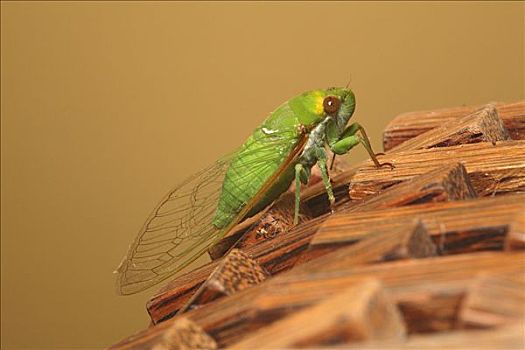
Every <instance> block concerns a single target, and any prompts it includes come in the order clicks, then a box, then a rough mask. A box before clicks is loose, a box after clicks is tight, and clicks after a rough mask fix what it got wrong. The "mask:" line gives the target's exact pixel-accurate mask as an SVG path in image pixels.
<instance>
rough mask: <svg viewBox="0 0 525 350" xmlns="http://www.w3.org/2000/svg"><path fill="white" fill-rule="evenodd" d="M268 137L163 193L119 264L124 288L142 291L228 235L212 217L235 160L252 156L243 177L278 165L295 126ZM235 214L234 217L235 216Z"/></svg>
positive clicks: (123, 291)
mask: <svg viewBox="0 0 525 350" xmlns="http://www.w3.org/2000/svg"><path fill="white" fill-rule="evenodd" d="M264 137H265V140H264V142H262V143H261V146H258V147H251V148H250V149H246V148H243V147H241V148H240V149H239V150H237V151H236V152H234V153H232V154H231V155H229V156H226V157H224V158H222V159H220V160H218V161H216V162H215V163H214V164H212V165H211V166H210V167H208V168H206V169H204V170H202V171H200V172H198V173H196V174H194V175H193V176H191V177H189V178H188V179H187V180H186V181H184V182H183V183H181V184H179V185H178V186H177V187H175V188H174V189H173V190H172V191H170V192H169V193H168V194H167V195H166V196H165V197H164V198H163V199H162V201H161V202H160V203H159V204H158V205H157V206H156V207H155V209H154V210H153V212H152V213H151V215H150V217H149V218H148V219H147V221H146V223H145V224H144V226H143V227H142V229H141V231H140V232H139V234H138V236H137V238H136V239H135V241H134V242H133V244H132V245H131V246H130V249H129V251H128V254H127V256H126V257H125V258H124V260H123V261H122V263H121V264H120V266H119V267H118V268H117V271H116V272H118V274H119V275H118V279H117V290H118V292H119V293H120V294H133V293H137V292H140V291H142V290H144V289H147V288H149V287H151V286H153V285H155V284H157V283H159V282H161V281H163V280H165V279H166V278H168V277H170V276H172V275H174V274H175V273H177V272H179V271H180V270H182V269H183V268H185V267H186V266H188V265H189V264H190V263H191V262H193V261H194V260H195V259H197V258H198V257H199V256H200V255H202V254H203V253H205V252H206V250H207V249H208V248H209V247H210V246H212V245H213V244H214V243H216V242H217V241H218V240H219V239H220V238H222V237H223V236H224V234H225V233H226V229H217V228H216V227H215V226H213V224H212V220H213V218H214V214H215V210H216V208H217V204H218V201H219V197H220V195H221V189H222V183H223V180H224V175H225V173H226V171H227V170H228V167H229V166H231V165H232V164H233V163H232V160H233V159H234V158H235V157H238V156H242V157H243V159H248V160H247V161H244V162H243V163H242V169H239V172H242V174H243V176H242V177H241V178H240V179H239V180H238V181H240V182H243V181H250V179H252V178H253V177H251V175H253V173H254V172H264V171H265V170H267V167H269V166H272V165H273V166H275V164H276V162H279V160H280V159H282V157H283V154H285V153H287V152H288V153H290V152H291V151H292V150H293V148H294V147H295V145H296V144H297V135H296V132H295V131H291V130H288V131H279V132H274V133H273V134H272V135H271V136H270V137H269V136H266V135H265V136H264ZM256 144H257V143H256ZM235 170H237V169H235ZM239 185H241V186H242V183H239ZM236 219H239V218H234V217H232V221H233V220H236ZM241 219H242V218H241Z"/></svg>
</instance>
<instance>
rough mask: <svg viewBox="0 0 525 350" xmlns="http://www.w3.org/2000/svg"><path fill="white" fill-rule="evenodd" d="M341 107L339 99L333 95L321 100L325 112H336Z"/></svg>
mask: <svg viewBox="0 0 525 350" xmlns="http://www.w3.org/2000/svg"><path fill="white" fill-rule="evenodd" d="M339 107H341V100H340V99H339V98H337V97H335V96H328V97H326V98H325V99H324V101H323V108H324V111H325V113H326V114H334V113H337V111H338V110H339Z"/></svg>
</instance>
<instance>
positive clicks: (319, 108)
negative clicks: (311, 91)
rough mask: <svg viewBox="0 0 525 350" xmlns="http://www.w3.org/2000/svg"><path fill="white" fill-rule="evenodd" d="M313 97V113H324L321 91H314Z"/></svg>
mask: <svg viewBox="0 0 525 350" xmlns="http://www.w3.org/2000/svg"><path fill="white" fill-rule="evenodd" d="M313 97H314V101H315V103H314V105H315V108H314V113H315V114H317V115H322V114H323V113H324V106H323V102H324V95H323V94H321V93H316V94H315V95H314V96H313Z"/></svg>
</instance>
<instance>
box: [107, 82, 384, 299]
mask: <svg viewBox="0 0 525 350" xmlns="http://www.w3.org/2000/svg"><path fill="white" fill-rule="evenodd" d="M354 107H355V97H354V94H353V92H352V91H351V90H350V89H347V88H329V89H323V90H313V91H309V92H306V93H303V94H301V95H299V96H296V97H294V98H292V99H291V100H289V101H287V102H285V103H284V104H282V105H281V106H280V107H279V108H277V109H276V110H275V111H274V112H273V113H271V114H270V116H269V117H268V118H267V119H266V120H265V121H264V122H263V123H262V124H261V125H260V126H259V127H258V128H256V129H255V131H254V132H253V133H252V135H250V137H249V138H248V139H247V141H246V142H245V143H244V144H243V145H242V146H241V147H240V148H239V149H238V150H237V151H236V152H234V153H233V154H232V155H230V156H227V157H224V158H222V159H220V160H219V161H217V162H216V163H215V164H214V165H212V166H211V167H209V168H207V169H205V170H203V171H202V172H200V173H198V174H196V175H194V176H192V177H190V178H189V179H188V180H187V181H185V182H184V183H182V184H181V185H179V186H177V187H176V188H175V189H174V190H172V191H171V192H170V193H168V195H167V196H166V197H165V198H164V199H163V200H162V201H161V202H160V203H159V205H158V206H157V207H156V208H155V209H154V211H153V213H152V214H151V215H150V217H149V218H148V220H147V221H146V223H145V225H144V227H143V228H142V230H141V232H140V233H139V235H138V237H137V238H136V240H135V242H134V243H133V244H132V246H131V247H130V250H129V252H128V254H127V256H126V257H125V258H124V260H123V261H122V263H121V265H120V266H119V268H118V269H117V272H118V273H119V278H118V282H117V284H118V291H119V292H120V293H121V294H132V293H136V292H139V291H141V290H144V289H146V288H149V287H150V286H152V285H154V284H156V283H159V282H161V281H162V280H164V279H166V278H168V277H170V276H172V275H173V274H175V273H177V272H179V271H180V270H182V269H183V268H184V267H186V266H187V265H189V264H190V263H191V262H192V261H194V260H195V259H196V258H198V257H199V256H200V255H202V254H203V253H204V252H206V250H207V249H208V248H209V247H210V246H212V245H213V244H214V243H216V242H217V241H218V240H219V239H220V238H222V237H223V236H224V235H225V234H226V233H227V232H229V231H230V230H231V229H232V228H233V226H235V225H236V224H238V223H239V222H241V221H242V220H244V219H246V218H247V217H250V216H253V215H255V214H256V213H258V212H259V211H261V210H262V209H264V208H265V207H266V206H268V205H269V204H271V203H272V202H273V201H274V200H275V199H277V198H278V197H279V196H280V195H281V194H282V193H283V192H285V191H286V190H287V189H288V188H289V186H290V184H291V183H292V182H293V181H294V180H295V184H296V186H295V188H296V193H295V215H294V223H297V222H298V219H299V202H300V196H299V195H300V187H301V183H303V184H306V183H307V182H308V179H309V177H310V169H311V168H312V166H314V165H315V164H318V165H319V168H320V170H321V175H322V179H323V183H324V185H325V188H326V191H327V194H328V199H329V201H330V204H331V206H333V204H334V203H335V198H334V195H333V192H332V187H331V184H330V179H329V176H328V171H327V156H326V151H325V146H328V147H329V148H330V149H331V150H332V151H333V152H334V153H335V154H344V153H346V152H348V151H349V150H350V149H351V148H352V147H354V146H355V145H357V144H358V143H362V144H363V145H364V146H365V148H366V149H367V151H368V153H369V154H370V156H371V158H372V160H373V161H374V163H375V165H376V166H378V167H379V166H381V165H382V164H379V162H378V161H377V159H376V157H375V155H374V153H373V151H372V148H371V147H370V143H369V140H368V137H367V136H366V133H365V131H364V129H363V128H362V127H361V126H360V125H359V124H357V123H353V124H351V125H349V126H347V123H348V120H349V119H350V117H351V116H352V114H353V112H354ZM358 132H359V133H358ZM388 165H390V164H388Z"/></svg>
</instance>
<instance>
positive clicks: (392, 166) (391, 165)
mask: <svg viewBox="0 0 525 350" xmlns="http://www.w3.org/2000/svg"><path fill="white" fill-rule="evenodd" d="M384 166H388V167H390V170H393V169H395V165H394V164H392V163H389V162H384V163H379V167H380V168H382V167H384Z"/></svg>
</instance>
